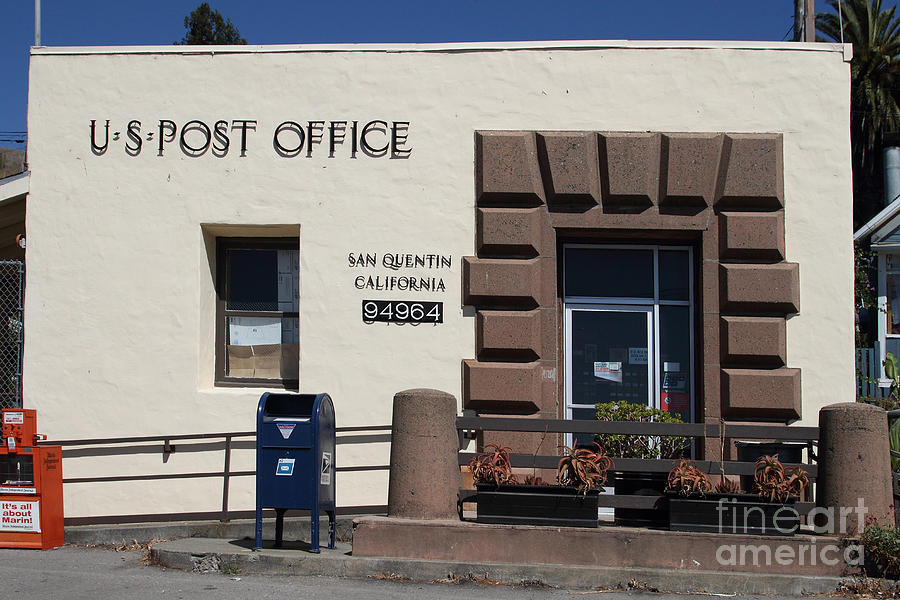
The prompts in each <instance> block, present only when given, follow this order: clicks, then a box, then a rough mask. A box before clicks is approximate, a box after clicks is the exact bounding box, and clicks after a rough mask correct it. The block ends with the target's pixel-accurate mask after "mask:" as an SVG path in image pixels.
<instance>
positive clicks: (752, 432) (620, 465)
mask: <svg viewBox="0 0 900 600" xmlns="http://www.w3.org/2000/svg"><path fill="white" fill-rule="evenodd" d="M721 427H724V429H720V425H719V424H715V423H644V422H631V421H590V420H584V421H579V420H567V419H522V418H513V419H511V418H500V417H457V419H456V428H457V431H458V432H459V434H460V446H461V447H462V446H463V440H464V439H465V438H469V439H473V438H474V434H475V433H477V432H484V431H503V432H530V433H542V434H564V433H573V434H574V433H582V434H598V433H599V434H613V435H640V436H682V437H690V438H695V439H696V438H700V439H703V440H705V441H706V443H707V445H708V444H710V443H712V444H715V445H718V444H720V434H721V436H722V437H724V438H725V439H726V440H733V439H735V438H739V439H750V440H767V441H772V440H774V441H776V442H805V443H806V445H807V449H808V452H809V456H810V458H811V459H813V460H815V457H816V454H815V445H816V444H817V442H818V439H819V428H818V427H788V426H785V425H728V424H726V425H723V426H721ZM474 456H475V453H473V452H460V453H459V464H460V465H461V466H462V465H466V464H468V462H469V460H471V458H472V457H474ZM559 459H560V457H559V455H533V454H511V455H510V463H511V464H512V466H513V467H515V468H519V469H528V468H531V469H554V470H555V469H556V467H557V465H558V463H559ZM613 462H614V467H613V468H614V470H615V471H617V472H624V473H640V472H650V473H668V472H669V470H670V469H671V468H672V467H673V466H675V465H677V464H678V462H679V459H643V458H616V457H613ZM694 464H695V466H696V467H697V468H698V469H700V470H701V471H703V472H705V473H709V474H713V475H718V474H720V473H721V472H722V469H724V472H725V474H726V475H752V474H753V471H754V468H755V466H756V463H755V462H741V461H730V460H724V461H718V460H695V461H694ZM785 464H789V465H790V464H791V463H785ZM801 466H802V468H803V470H804V471H806V472H807V474H808V476H809V479H810V482H813V481H814V480H815V479H816V475H817V474H818V467H817V465H816V464H813V463H801ZM811 487H812V486H810V488H811ZM807 492H809V489H808V490H807ZM474 494H475V492H474V491H473V490H465V489H461V490H460V501H461V502H466V501H471V498H472V497H473V496H474ZM656 501H657V498H656V497H653V496H630V495H617V496H611V495H602V494H601V496H600V506H604V507H612V508H638V509H643V508H653V506H654V504H655V502H656ZM814 506H815V503H814V502H810V501H805V502H800V503H798V504H797V505H796V508H797V510H798V511H799V512H800V513H801V514H806V513H808V512H809V511H810V510H812V508H813V507H814Z"/></svg>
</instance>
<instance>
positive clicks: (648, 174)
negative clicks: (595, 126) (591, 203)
mask: <svg viewBox="0 0 900 600" xmlns="http://www.w3.org/2000/svg"><path fill="white" fill-rule="evenodd" d="M598 140H599V159H600V189H601V191H602V196H603V205H604V207H606V208H612V207H620V208H647V207H650V206H654V205H655V204H656V203H657V201H658V199H659V164H660V146H661V136H660V134H658V133H609V134H601V135H600V136H599V138H598Z"/></svg>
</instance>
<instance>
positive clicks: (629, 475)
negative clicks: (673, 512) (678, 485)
mask: <svg viewBox="0 0 900 600" xmlns="http://www.w3.org/2000/svg"><path fill="white" fill-rule="evenodd" d="M668 476H669V474H668V473H634V472H620V471H613V472H612V474H611V476H610V481H611V482H612V485H613V488H614V489H615V494H616V495H617V496H656V497H658V498H659V500H658V501H657V503H656V507H655V508H616V509H615V511H614V512H615V523H616V525H621V526H624V527H656V528H662V529H665V528H666V527H667V526H668V525H669V515H668V504H667V499H666V497H665V492H664V491H663V490H665V489H666V479H667V478H668Z"/></svg>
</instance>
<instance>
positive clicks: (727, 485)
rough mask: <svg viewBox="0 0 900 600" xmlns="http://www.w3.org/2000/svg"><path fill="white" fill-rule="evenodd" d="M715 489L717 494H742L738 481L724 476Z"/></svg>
mask: <svg viewBox="0 0 900 600" xmlns="http://www.w3.org/2000/svg"><path fill="white" fill-rule="evenodd" d="M713 491H714V492H715V493H717V494H740V493H741V491H742V490H741V486H740V484H739V483H738V482H736V481H734V480H733V479H728V478H727V477H724V476H723V477H722V479H721V481H719V483H717V484H716V487H715V488H713Z"/></svg>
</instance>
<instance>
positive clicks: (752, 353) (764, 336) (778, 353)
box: [722, 317, 787, 367]
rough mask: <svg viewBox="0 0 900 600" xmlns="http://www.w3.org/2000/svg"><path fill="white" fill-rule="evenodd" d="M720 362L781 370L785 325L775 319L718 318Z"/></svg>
mask: <svg viewBox="0 0 900 600" xmlns="http://www.w3.org/2000/svg"><path fill="white" fill-rule="evenodd" d="M722 362H723V363H731V364H759V365H767V366H772V367H781V366H784V365H785V363H787V324H786V322H785V320H784V319H781V318H778V317H722Z"/></svg>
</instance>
